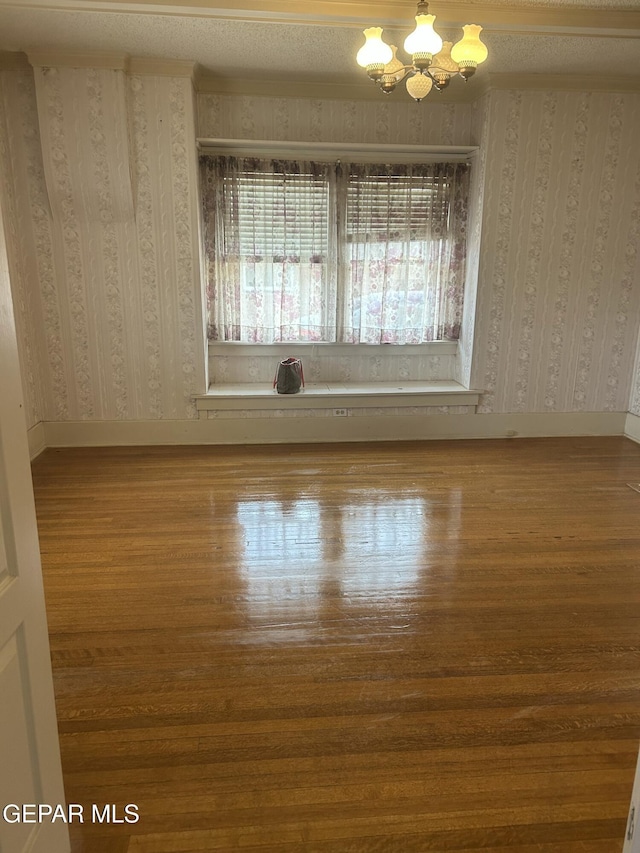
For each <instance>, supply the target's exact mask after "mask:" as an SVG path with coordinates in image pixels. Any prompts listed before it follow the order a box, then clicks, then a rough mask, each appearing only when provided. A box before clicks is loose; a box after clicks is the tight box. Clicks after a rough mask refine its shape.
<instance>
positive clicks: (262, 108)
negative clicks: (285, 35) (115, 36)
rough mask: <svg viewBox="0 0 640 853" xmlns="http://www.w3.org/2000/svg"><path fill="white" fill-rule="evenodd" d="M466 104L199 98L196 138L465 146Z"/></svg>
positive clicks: (468, 118)
mask: <svg viewBox="0 0 640 853" xmlns="http://www.w3.org/2000/svg"><path fill="white" fill-rule="evenodd" d="M470 128H471V110H470V107H469V105H468V104H438V103H433V102H432V103H423V104H415V103H414V102H412V101H409V100H406V99H402V100H401V99H399V98H396V99H395V100H393V99H391V98H389V99H386V100H384V101H341V100H329V99H326V100H319V99H310V98H264V97H250V96H248V95H242V96H241V95H207V94H200V95H198V136H200V137H205V138H220V139H269V140H287V141H290V142H364V143H374V142H378V143H387V144H392V143H396V144H402V145H469V144H470V142H469V136H470Z"/></svg>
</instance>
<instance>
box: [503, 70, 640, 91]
mask: <svg viewBox="0 0 640 853" xmlns="http://www.w3.org/2000/svg"><path fill="white" fill-rule="evenodd" d="M488 82H489V85H488V89H490V90H505V89H524V90H538V91H540V90H555V91H561V92H640V75H636V76H631V75H624V76H622V75H618V76H610V77H607V76H603V75H598V76H595V75H588V74H502V73H501V74H489V75H488Z"/></svg>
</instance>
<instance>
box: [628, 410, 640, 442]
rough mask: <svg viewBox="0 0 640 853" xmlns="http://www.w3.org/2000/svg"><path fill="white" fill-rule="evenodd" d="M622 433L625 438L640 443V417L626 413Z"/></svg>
mask: <svg viewBox="0 0 640 853" xmlns="http://www.w3.org/2000/svg"><path fill="white" fill-rule="evenodd" d="M624 434H625V435H626V437H627V438H630V439H631V440H632V441H637V442H638V444H640V417H638V415H633V414H631V412H628V413H627V417H626V420H625V422H624Z"/></svg>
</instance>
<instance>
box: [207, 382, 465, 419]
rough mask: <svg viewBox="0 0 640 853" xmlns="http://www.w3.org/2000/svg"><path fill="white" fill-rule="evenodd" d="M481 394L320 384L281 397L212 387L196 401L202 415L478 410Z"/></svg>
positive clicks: (436, 385)
mask: <svg viewBox="0 0 640 853" xmlns="http://www.w3.org/2000/svg"><path fill="white" fill-rule="evenodd" d="M481 393H482V392H481V391H470V390H468V389H467V388H463V386H462V385H459V384H458V383H457V382H452V381H450V380H434V381H431V382H414V381H411V382H409V381H407V382H403V381H399V382H362V383H352V384H350V383H344V382H326V383H325V382H320V383H315V384H309V385H307V386H306V388H305V389H304V390H303V391H301V392H300V393H298V394H278V393H277V392H276V391H275V390H274V389H271V388H269V387H265V386H264V385H262V384H257V383H242V384H234V385H231V384H229V385H212V386H211V387H210V388H209V392H208V393H207V394H201V395H198V396H196V397H195V401H196V407H197V409H198V411H199V412H205V411H210V410H218V411H219V410H237V409H287V408H293V409H331V408H350V409H354V408H361V409H365V408H384V407H397V406H476V405H477V404H478V400H479V397H480V394H481Z"/></svg>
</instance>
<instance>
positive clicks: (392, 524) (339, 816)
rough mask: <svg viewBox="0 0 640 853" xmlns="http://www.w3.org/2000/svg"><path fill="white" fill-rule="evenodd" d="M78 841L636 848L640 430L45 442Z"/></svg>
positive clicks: (46, 554)
mask: <svg viewBox="0 0 640 853" xmlns="http://www.w3.org/2000/svg"><path fill="white" fill-rule="evenodd" d="M33 471H34V481H35V492H36V502H37V509H38V518H39V529H40V536H41V547H42V554H43V566H44V578H45V589H46V595H47V606H48V614H49V624H50V632H51V645H52V656H53V665H54V678H55V686H56V701H57V708H58V717H59V724H60V732H61V746H62V759H63V766H64V774H65V783H66V791H67V798H68V801H70V802H73V803H80V804H83V805H84V807H85V815H90V814H91V805H92V804H93V803H96V804H100V806H101V807H102V805H103V804H106V803H114V804H116V805H117V808H118V812H117V816H118V817H119V818H120V819H122V817H123V813H122V810H123V807H124V805H125V804H128V803H133V804H136V805H137V806H138V808H139V814H140V820H139V821H138V822H137V823H133V824H129V823H121V824H113V825H107V824H92V823H90V822H89V819H88V818H87V819H86V822H85V823H84V824H83V825H81V826H79V825H73V826H72V827H71V829H72V837H73V843H74V847H73V850H74V851H75V853H178V852H179V853H192V851H194V852H195V851H228V850H238V849H242V850H259V851H262V853H265V851H273V853H295V852H296V851H304V853H316V851H317V853H352V852H353V851H357V853H364V851H399V853H405V851H406V852H407V853H411V852H412V851H416V853H426V851H467V853H468V851H473V850H481V851H483V853H534V851H536V853H619V851H620V850H621V849H622V839H623V835H624V830H625V820H626V814H627V808H628V803H629V798H630V794H631V786H632V781H633V773H634V768H635V762H636V756H637V751H638V739H639V737H640V655H639V650H640V524H639V523H638V522H639V519H640V494H639V493H637V492H635V491H633V490H632V489H630V488H629V487H628V486H627V483H629V482H636V483H638V482H640V446H637V445H635V444H633V443H632V442H631V441H628V440H626V439H622V438H579V439H522V440H511V441H483V442H480V441H457V442H425V443H406V444H369V445H363V444H351V445H323V446H317V445H316V446H309V445H307V446H301V445H298V446H293V447H274V446H270V447H248V448H247V447H217V448H216V447H201V448H194V447H181V448H154V447H152V448H109V449H74V450H48V451H46V452H45V453H44V454H43V455H42V456H41V457H40V458H39V459H37V460H36V462H35V463H34V466H33Z"/></svg>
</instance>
